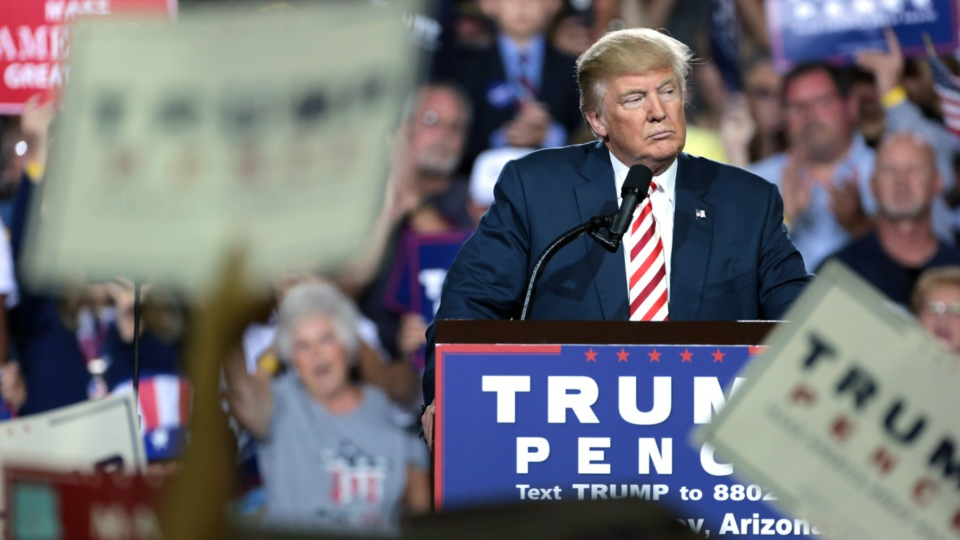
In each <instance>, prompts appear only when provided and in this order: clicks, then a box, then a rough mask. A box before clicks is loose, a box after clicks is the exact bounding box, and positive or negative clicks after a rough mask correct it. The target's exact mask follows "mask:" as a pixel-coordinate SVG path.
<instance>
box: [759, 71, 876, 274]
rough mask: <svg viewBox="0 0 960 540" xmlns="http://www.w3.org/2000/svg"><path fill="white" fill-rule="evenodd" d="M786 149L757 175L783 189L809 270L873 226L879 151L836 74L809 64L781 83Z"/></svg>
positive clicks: (762, 165)
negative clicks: (874, 179)
mask: <svg viewBox="0 0 960 540" xmlns="http://www.w3.org/2000/svg"><path fill="white" fill-rule="evenodd" d="M782 101H783V107H784V112H785V117H786V128H787V140H788V144H789V148H788V149H787V151H786V152H783V153H780V154H776V155H774V156H772V157H770V158H767V159H765V160H763V161H761V162H759V163H757V164H755V165H754V166H753V167H752V168H751V170H752V172H754V173H756V174H758V175H760V176H761V177H763V178H766V179H767V180H769V181H770V182H772V183H774V184H776V185H777V186H778V187H779V188H780V194H781V196H782V197H783V218H784V222H785V223H786V224H787V228H788V230H789V233H790V237H791V238H792V239H793V242H794V244H796V246H797V249H798V250H800V253H801V254H803V260H804V262H805V263H806V265H807V269H808V270H810V271H812V270H813V269H814V268H817V267H818V266H819V265H820V263H821V262H822V261H823V259H824V258H825V257H826V256H827V255H829V254H831V253H833V252H834V251H836V250H837V249H839V248H840V247H842V246H843V245H845V244H846V243H848V242H849V241H850V240H851V239H853V238H857V237H859V236H860V235H862V234H863V233H865V232H866V231H868V230H869V229H870V219H869V215H872V214H874V213H875V207H876V203H875V202H874V200H873V197H872V196H871V193H870V177H871V175H872V173H873V162H874V159H875V158H874V153H873V151H872V150H871V149H870V148H869V147H868V146H867V145H866V143H865V142H864V140H863V136H862V135H861V134H860V133H859V132H858V131H857V106H858V105H857V103H856V101H855V100H853V99H851V98H850V97H849V95H848V93H847V88H846V87H845V85H844V84H842V81H841V79H840V77H839V76H838V74H837V73H836V72H835V71H834V70H833V69H831V68H830V67H828V66H825V65H818V64H812V65H804V66H800V67H797V68H796V69H794V70H793V71H791V72H790V73H788V74H787V75H786V77H785V78H784V81H783V94H782Z"/></svg>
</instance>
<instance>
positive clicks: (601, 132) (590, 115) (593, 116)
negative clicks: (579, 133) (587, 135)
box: [583, 111, 607, 139]
mask: <svg viewBox="0 0 960 540" xmlns="http://www.w3.org/2000/svg"><path fill="white" fill-rule="evenodd" d="M583 117H584V118H585V119H586V120H587V124H588V125H589V126H590V129H591V130H592V131H593V133H594V134H595V135H597V136H598V137H600V138H601V139H606V138H607V126H605V125H604V123H603V118H601V116H600V113H599V112H597V111H587V112H585V113H583Z"/></svg>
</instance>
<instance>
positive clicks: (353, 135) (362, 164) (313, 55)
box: [26, 2, 417, 289]
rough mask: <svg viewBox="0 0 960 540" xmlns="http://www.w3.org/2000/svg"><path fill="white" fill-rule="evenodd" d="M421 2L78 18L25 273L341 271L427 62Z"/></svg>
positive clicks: (378, 201) (376, 201) (192, 278)
mask: <svg viewBox="0 0 960 540" xmlns="http://www.w3.org/2000/svg"><path fill="white" fill-rule="evenodd" d="M412 7H414V6H413V5H412V4H410V3H391V4H379V5H373V4H372V3H369V2H328V3H321V4H319V5H316V6H312V7H311V6H306V7H297V8H296V9H289V10H281V11H270V12H267V13H261V12H255V11H253V12H245V13H237V12H236V10H224V11H222V12H221V11H213V12H211V11H203V12H200V13H195V14H190V13H182V14H181V17H180V21H179V22H178V23H176V24H174V23H169V24H158V23H150V24H146V23H144V24H115V25H85V26H79V27H77V28H76V29H75V30H74V32H73V39H74V42H73V45H72V48H71V65H72V69H71V78H70V84H69V86H68V88H67V91H66V95H65V100H64V107H63V112H62V115H61V118H60V120H59V125H58V126H57V130H56V133H55V140H54V144H53V152H54V155H53V161H52V164H51V168H50V171H49V174H48V177H47V179H46V181H45V184H46V193H44V194H43V197H40V196H37V197H35V199H37V200H35V201H34V203H35V206H34V211H33V212H32V214H31V223H30V226H29V229H28V239H27V247H26V250H27V255H26V259H27V261H26V263H27V264H28V267H27V269H28V272H27V273H26V274H27V276H29V278H30V279H32V280H33V281H34V282H35V283H36V284H39V285H46V284H51V285H55V284H58V283H61V282H63V281H65V280H74V279H76V278H78V277H84V278H87V279H108V278H112V277H114V276H116V275H118V274H122V275H127V276H133V277H139V278H141V279H147V280H153V281H158V282H161V283H167V284H172V285H177V286H184V287H187V288H191V289H194V288H197V287H204V286H207V285H209V283H210V282H211V279H213V277H214V272H215V271H216V270H219V269H220V265H222V264H223V258H224V254H225V253H226V252H227V251H228V249H230V248H231V247H239V246H242V248H243V250H244V251H245V254H246V256H247V261H248V267H249V270H250V271H251V272H252V273H253V274H254V277H255V278H257V279H258V280H259V281H260V282H265V281H266V280H268V279H270V278H273V277H275V276H276V274H277V273H278V272H280V271H283V270H285V269H288V268H290V267H297V268H298V269H305V268H317V269H321V270H323V269H328V270H329V269H334V268H336V267H337V266H339V265H341V264H342V263H343V262H344V261H345V260H347V259H348V258H349V257H350V256H351V255H352V254H354V253H355V252H356V250H358V249H359V248H360V246H362V245H363V241H364V239H365V237H366V236H367V234H368V233H369V232H370V230H371V229H372V224H373V223H374V222H375V220H376V218H377V215H378V212H379V211H380V209H381V207H382V204H383V200H384V185H385V177H386V172H387V161H386V151H385V149H386V140H387V138H388V133H389V132H390V131H391V129H392V128H393V127H394V126H395V125H396V123H397V121H398V120H399V118H400V114H401V110H402V108H403V103H404V100H405V99H406V97H407V96H408V95H409V91H410V89H411V87H412V84H413V82H414V80H415V75H416V71H417V66H416V64H417V62H416V60H417V53H416V50H415V48H414V46H413V45H412V42H411V39H410V38H409V36H408V34H407V30H406V28H405V26H404V17H403V15H404V13H409V12H410V9H411V8H412ZM40 199H43V206H42V212H38V211H36V209H37V205H38V204H39V200H40ZM41 216H42V218H41Z"/></svg>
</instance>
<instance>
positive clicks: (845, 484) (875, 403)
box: [697, 264, 960, 540]
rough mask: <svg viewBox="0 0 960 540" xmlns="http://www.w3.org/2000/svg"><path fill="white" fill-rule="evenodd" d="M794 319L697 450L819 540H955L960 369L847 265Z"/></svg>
mask: <svg viewBox="0 0 960 540" xmlns="http://www.w3.org/2000/svg"><path fill="white" fill-rule="evenodd" d="M786 318H787V319H788V320H790V321H792V322H790V323H789V324H785V325H781V326H780V327H778V328H777V329H776V330H775V331H774V332H773V333H772V334H771V336H770V338H769V340H768V342H767V345H769V347H770V348H769V349H768V351H767V352H765V353H764V354H762V355H760V356H758V357H757V358H756V360H755V361H754V362H753V363H751V364H750V365H749V367H748V368H747V369H746V372H745V373H744V374H743V376H744V377H745V378H746V380H747V382H745V383H744V384H743V386H741V387H740V388H739V389H738V391H737V393H736V395H735V396H734V397H733V398H732V399H731V400H730V402H729V403H727V405H726V406H725V407H724V408H723V410H722V411H721V412H720V414H719V415H718V416H717V417H716V418H715V419H714V421H713V423H711V424H709V425H706V426H704V427H703V428H701V429H700V430H699V432H698V433H697V437H698V438H699V439H701V440H702V441H706V442H709V443H710V444H712V445H713V446H714V447H715V448H716V451H717V453H718V455H719V456H720V457H721V458H723V459H726V460H728V461H730V462H732V463H733V465H734V469H735V471H736V474H737V475H738V477H741V478H743V479H745V480H748V481H750V482H754V483H757V484H760V485H762V486H765V487H766V488H768V489H770V490H771V492H772V493H774V494H775V495H776V496H777V497H778V499H779V502H778V505H779V506H781V507H783V509H784V510H786V511H787V512H789V513H792V514H793V515H797V516H805V517H808V518H809V519H810V521H811V522H812V523H813V524H815V525H818V527H819V528H820V529H821V530H822V533H823V535H822V536H823V537H825V538H828V539H831V540H840V539H848V540H876V539H877V538H903V539H906V538H917V539H920V538H922V539H925V540H956V539H957V538H960V421H958V420H957V418H958V414H960V391H958V389H960V363H958V362H957V360H956V359H954V358H953V357H952V356H951V355H949V354H948V353H947V352H945V351H944V350H943V349H942V348H941V347H940V346H939V345H938V344H937V343H935V342H934V341H933V339H932V338H930V337H929V336H927V335H926V334H925V333H924V332H923V330H922V329H921V328H920V327H919V326H918V325H917V324H916V323H915V322H914V321H912V320H911V319H909V318H907V317H906V316H905V315H904V314H901V313H898V312H896V311H894V310H892V309H891V308H890V307H889V305H888V304H887V303H886V301H885V300H884V299H883V298H882V297H881V296H880V295H879V293H877V292H876V291H874V290H873V289H872V288H870V287H869V285H867V284H866V283H865V282H863V281H862V280H861V279H860V278H859V277H857V276H855V275H853V274H852V273H851V272H850V271H849V270H847V269H846V268H845V267H842V266H841V265H839V264H833V265H831V266H828V267H827V268H826V270H825V271H824V272H823V273H822V274H820V277H819V278H818V279H817V280H816V281H815V282H814V283H813V284H812V285H811V286H810V287H809V289H808V290H807V291H806V292H805V293H804V295H803V296H802V297H801V298H800V299H799V300H798V301H797V303H796V304H795V306H794V307H793V308H792V309H791V310H790V312H789V313H788V314H787V317H786ZM727 525H729V524H727ZM727 532H730V530H729V527H728V528H727ZM748 532H749V531H748ZM720 533H721V534H723V531H722V530H721V531H720Z"/></svg>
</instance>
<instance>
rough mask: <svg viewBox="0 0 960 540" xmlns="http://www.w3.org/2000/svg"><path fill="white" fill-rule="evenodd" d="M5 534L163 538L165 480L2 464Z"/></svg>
mask: <svg viewBox="0 0 960 540" xmlns="http://www.w3.org/2000/svg"><path fill="white" fill-rule="evenodd" d="M3 474H4V488H5V489H4V491H5V501H6V509H7V524H6V538H8V539H10V540H29V539H34V538H69V539H71V540H114V539H117V538H125V539H130V540H139V539H144V540H146V539H156V538H160V522H159V514H158V509H159V503H160V497H161V495H162V492H163V487H164V485H165V480H164V479H163V478H154V477H150V478H147V477H144V476H123V475H119V474H112V473H93V474H90V473H83V474H81V473H78V472H73V473H66V472H54V471H49V470H43V469H34V468H29V467H18V466H7V467H5V468H4V472H3Z"/></svg>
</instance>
